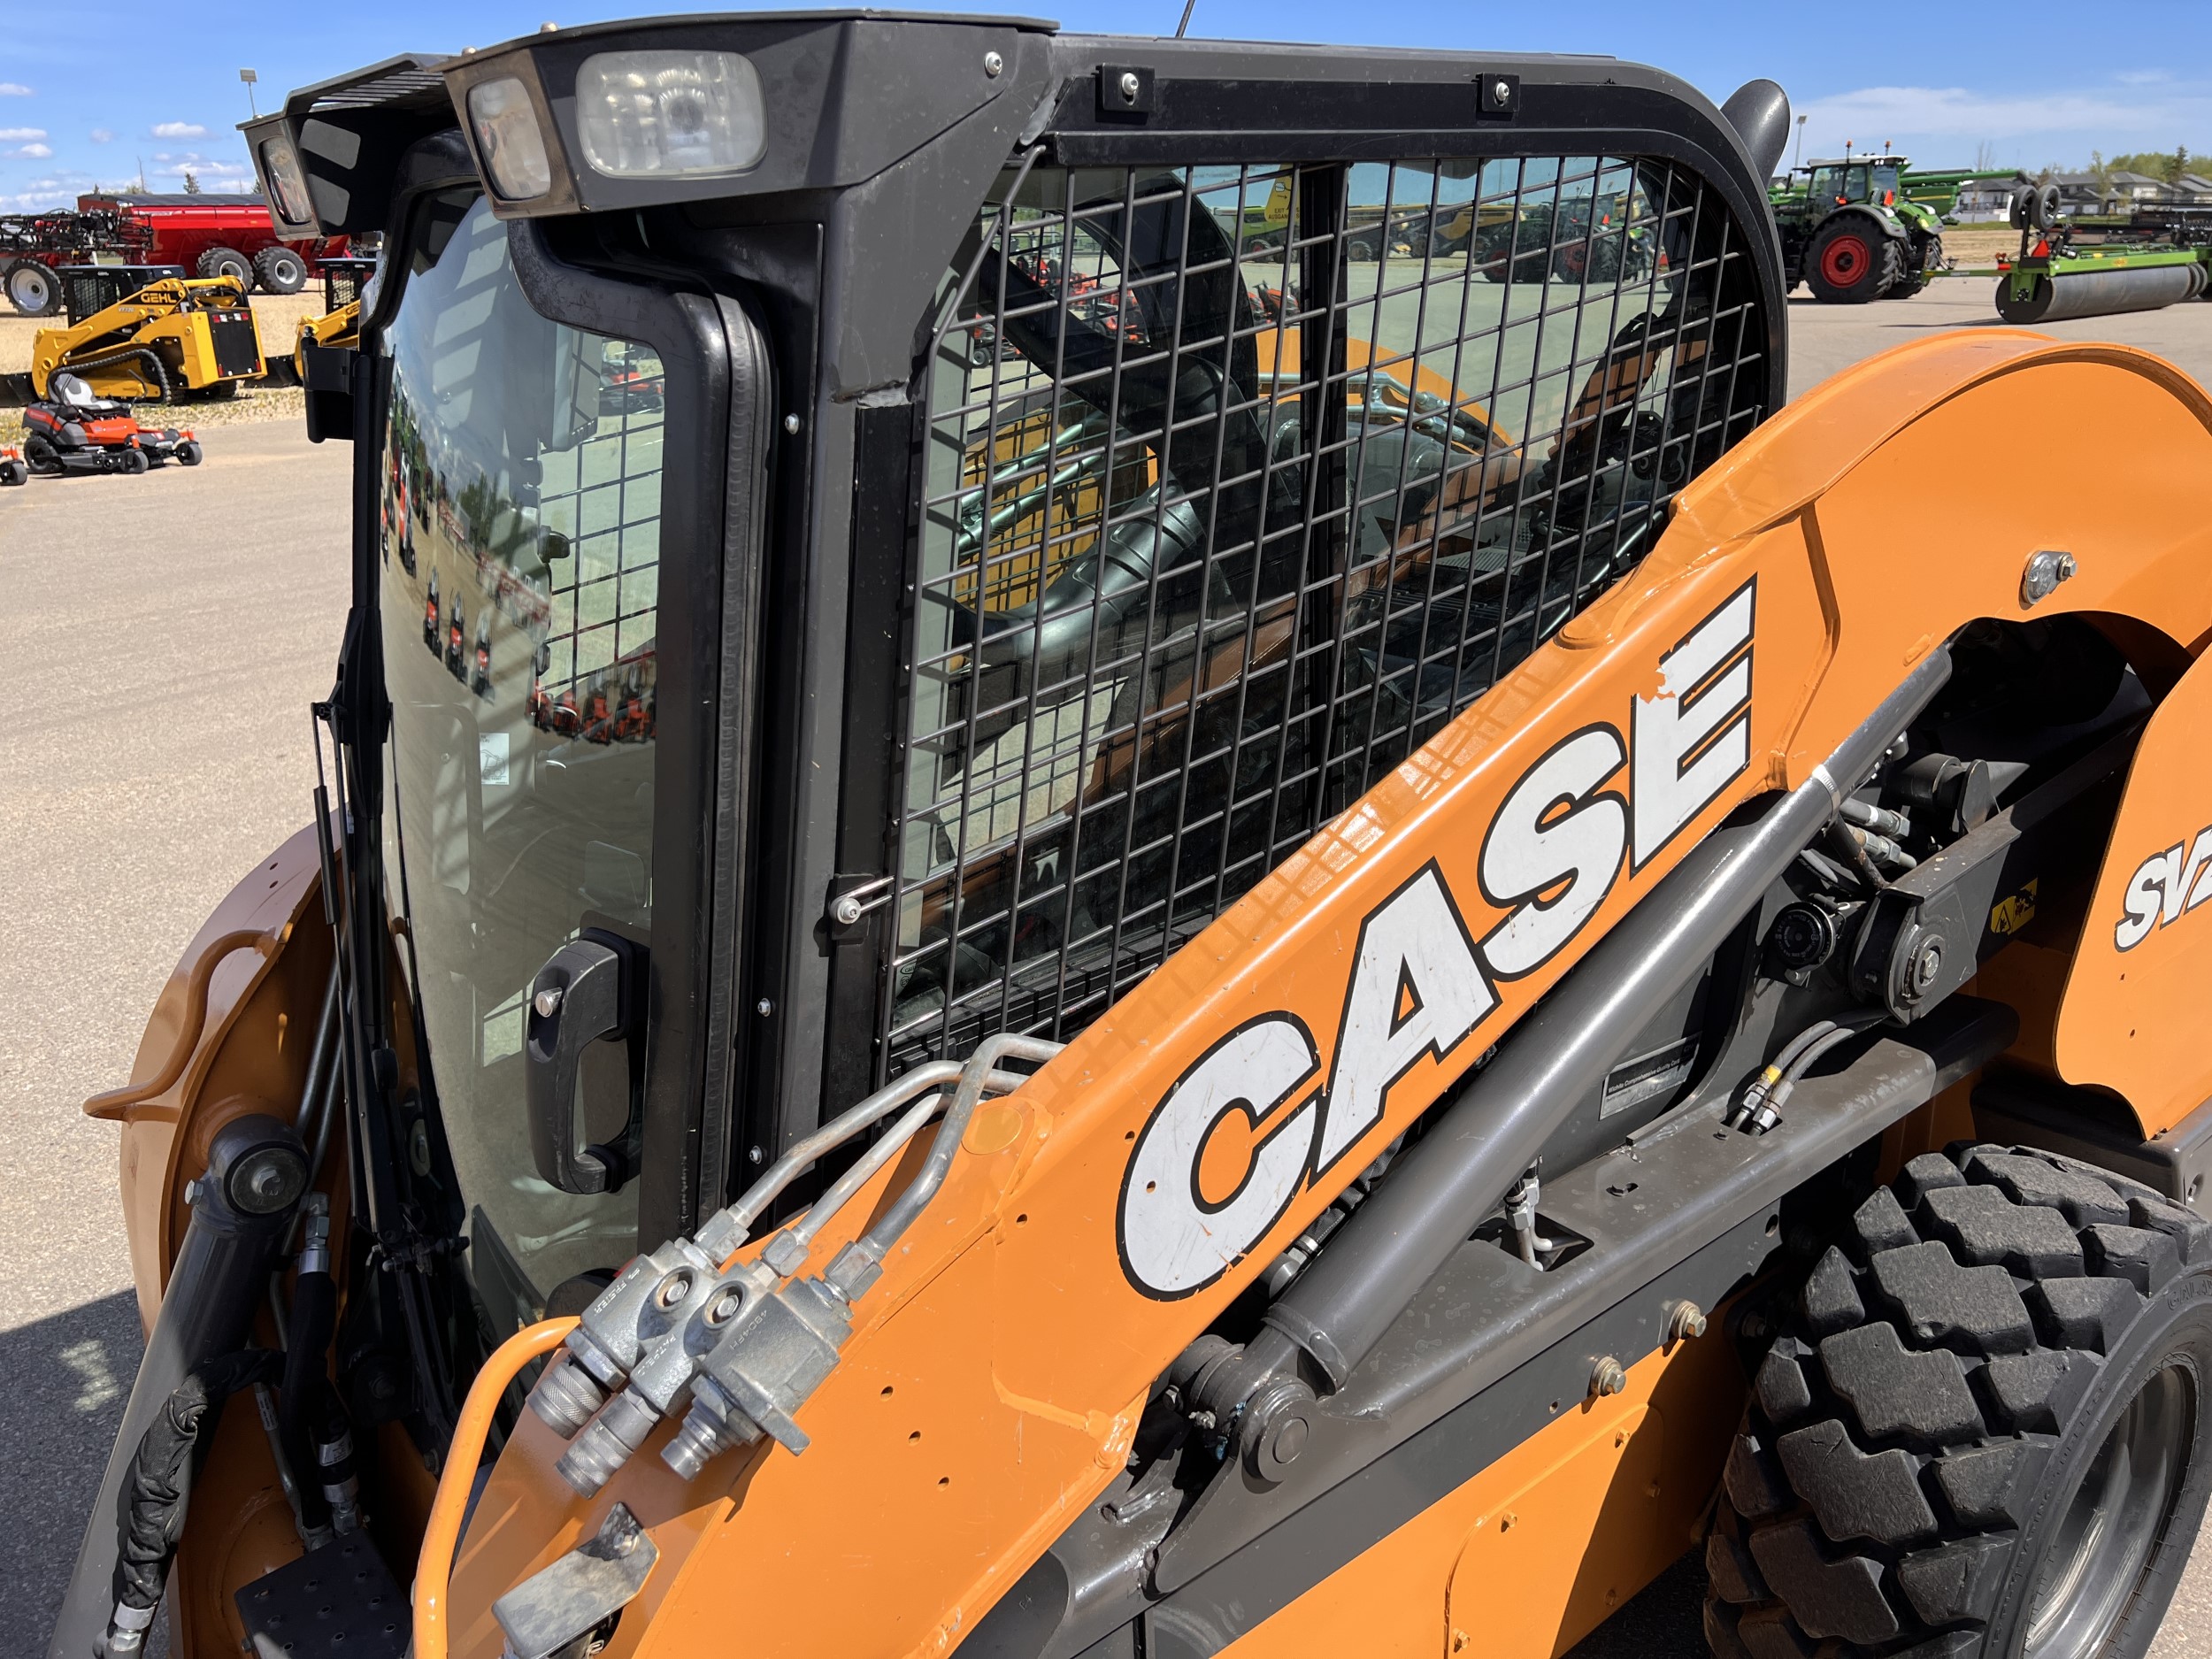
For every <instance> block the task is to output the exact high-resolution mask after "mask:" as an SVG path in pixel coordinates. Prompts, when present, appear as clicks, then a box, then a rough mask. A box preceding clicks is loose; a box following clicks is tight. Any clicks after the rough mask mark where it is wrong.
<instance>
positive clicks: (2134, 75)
mask: <svg viewBox="0 0 2212 1659" xmlns="http://www.w3.org/2000/svg"><path fill="white" fill-rule="evenodd" d="M2112 78H2113V79H2114V80H2115V81H2118V82H2119V83H2120V84H2121V85H2122V86H2124V87H2154V86H2156V85H2157V84H2158V83H2159V82H2160V81H2171V80H2172V79H2173V78H2174V77H2173V73H2172V72H2171V71H2170V70H2165V69H2123V70H2122V71H2121V72H2120V73H2118V74H2116V75H2115V76H2113V77H2112Z"/></svg>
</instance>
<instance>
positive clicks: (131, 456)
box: [123, 449, 154, 473]
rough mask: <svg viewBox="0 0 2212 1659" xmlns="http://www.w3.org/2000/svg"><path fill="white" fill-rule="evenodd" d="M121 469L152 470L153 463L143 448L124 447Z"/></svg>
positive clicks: (130, 470)
mask: <svg viewBox="0 0 2212 1659" xmlns="http://www.w3.org/2000/svg"><path fill="white" fill-rule="evenodd" d="M123 470H124V471H125V472H132V473H137V472H152V471H153V470H154V464H153V462H152V460H151V459H150V457H148V456H147V454H146V451H145V450H143V449H126V450H124V451H123Z"/></svg>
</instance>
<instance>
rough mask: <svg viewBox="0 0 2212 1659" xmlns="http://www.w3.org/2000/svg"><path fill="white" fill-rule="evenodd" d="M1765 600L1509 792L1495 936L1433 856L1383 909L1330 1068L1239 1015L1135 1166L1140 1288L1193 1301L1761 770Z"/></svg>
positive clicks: (1272, 1016)
mask: <svg viewBox="0 0 2212 1659" xmlns="http://www.w3.org/2000/svg"><path fill="white" fill-rule="evenodd" d="M1755 596H1756V594H1755V582H1747V583H1746V584H1745V585H1744V586H1743V587H1742V588H1739V589H1738V590H1737V591H1736V592H1735V593H1734V594H1732V595H1730V597H1729V598H1728V599H1727V600H1726V601H1724V603H1722V604H1721V605H1720V606H1719V607H1718V608H1717V609H1716V610H1715V611H1713V612H1712V613H1711V614H1710V615H1709V616H1708V617H1706V618H1705V619H1704V620H1703V621H1701V622H1700V623H1699V624H1698V625H1697V626H1696V627H1694V628H1693V629H1692V630H1691V631H1690V632H1689V633H1688V634H1686V635H1685V636H1684V637H1683V638H1682V639H1681V640H1679V641H1677V642H1676V644H1675V645H1674V647H1673V649H1671V650H1669V651H1666V652H1664V653H1663V654H1662V656H1661V657H1660V658H1659V679H1660V688H1659V692H1658V695H1655V696H1653V697H1638V698H1635V699H1633V700H1632V705H1631V707H1630V709H1629V710H1628V715H1627V719H1626V720H1625V721H1624V725H1625V726H1626V727H1627V731H1626V733H1625V734H1624V733H1623V731H1622V729H1621V727H1620V726H1615V725H1612V724H1610V723H1609V722H1600V723H1598V724H1595V725H1592V726H1585V727H1583V728H1582V729H1581V730H1580V731H1578V732H1575V733H1572V734H1571V735H1569V736H1567V737H1565V738H1563V739H1562V740H1561V741H1559V742H1558V743H1556V744H1555V745H1554V746H1553V747H1552V748H1551V749H1549V750H1548V751H1547V752H1546V753H1545V754H1543V755H1542V756H1540V757H1539V758H1538V759H1537V760H1536V761H1535V762H1533V763H1532V764H1531V765H1530V766H1529V768H1528V770H1527V771H1526V772H1523V773H1522V774H1521V777H1520V778H1519V780H1517V782H1516V783H1515V784H1514V786H1513V787H1512V788H1511V789H1510V790H1509V791H1508V792H1507V794H1506V797H1505V799H1504V800H1503V801H1502V802H1501V803H1499V806H1498V809H1497V811H1496V812H1495V814H1494V815H1493V817H1492V818H1491V820H1490V823H1489V825H1488V826H1487V827H1486V829H1485V830H1484V832H1483V836H1482V846H1481V850H1480V853H1479V856H1478V858H1477V860H1476V879H1477V882H1478V884H1479V887H1480V891H1481V896H1482V898H1483V900H1484V902H1486V904H1487V905H1488V906H1490V907H1491V908H1492V909H1493V910H1497V911H1501V912H1502V913H1503V919H1502V920H1500V921H1497V922H1496V923H1494V925H1493V926H1490V927H1489V929H1488V931H1487V932H1486V933H1483V934H1482V935H1481V937H1480V938H1477V937H1476V935H1475V933H1474V932H1473V931H1472V930H1471V928H1470V927H1469V926H1468V925H1467V920H1466V917H1465V914H1464V913H1463V910H1462V909H1461V907H1460V904H1459V902H1458V901H1457V899H1456V898H1455V896H1454V895H1453V894H1452V891H1451V889H1450V887H1449V886H1448V884H1447V883H1446V881H1445V879H1444V873H1443V871H1442V870H1441V869H1440V867H1439V866H1438V864H1436V863H1435V862H1434V861H1433V860H1432V861H1431V862H1430V863H1428V864H1424V865H1423V866H1422V867H1421V868H1420V869H1419V870H1418V871H1417V872H1415V873H1414V874H1413V876H1412V877H1411V878H1410V879H1408V880H1407V881H1406V882H1405V883H1404V884H1403V885H1402V886H1401V887H1399V888H1398V890H1397V891H1396V892H1394V893H1393V894H1392V895H1390V896H1389V897H1388V898H1386V899H1385V900H1384V901H1383V902H1381V903H1380V904H1379V905H1378V906H1376V907H1375V909H1374V910H1371V911H1370V912H1369V913H1368V915H1367V916H1366V918H1364V919H1363V921H1362V922H1361V923H1360V928H1359V938H1358V941H1357V943H1356V946H1355V947H1354V949H1353V950H1352V953H1351V972H1350V978H1349V979H1348V983H1347V985H1346V987H1345V993H1344V1003H1343V1007H1342V1010H1341V1011H1340V1013H1339V1015H1338V1018H1337V1031H1336V1041H1335V1042H1334V1044H1333V1045H1332V1047H1331V1049H1330V1054H1331V1059H1330V1063H1329V1070H1328V1075H1327V1076H1326V1078H1325V1079H1323V1078H1321V1077H1320V1076H1319V1073H1320V1070H1321V1056H1320V1050H1319V1048H1318V1047H1317V1045H1316V1043H1315V1041H1314V1039H1313V1033H1312V1032H1311V1031H1310V1029H1308V1027H1307V1025H1306V1024H1305V1022H1304V1021H1303V1020H1302V1019H1300V1018H1298V1016H1297V1015H1295V1014H1293V1013H1290V1012H1288V1011H1278V1012H1273V1013H1267V1014H1262V1015H1260V1016H1258V1017H1256V1018H1253V1019H1250V1020H1248V1021H1246V1022H1245V1023H1244V1024H1243V1025H1239V1026H1238V1027H1237V1028H1236V1029H1235V1030H1234V1031H1232V1032H1231V1033H1228V1035H1226V1036H1225V1037H1223V1038H1222V1039H1221V1040H1220V1041H1217V1042H1216V1043H1215V1044H1214V1045H1213V1047H1212V1048H1209V1049H1208V1050H1207V1051H1206V1052H1205V1054H1203V1055H1202V1056H1200V1057H1199V1059H1198V1060H1197V1062H1196V1063H1195V1064H1193V1065H1192V1066H1191V1068H1190V1069H1189V1070H1188V1071H1186V1072H1184V1074H1183V1075H1182V1077H1181V1078H1179V1079H1177V1081H1176V1083H1175V1086H1174V1087H1172V1088H1171V1089H1169V1090H1168V1092H1167V1094H1166V1096H1165V1097H1164V1099H1163V1100H1162V1101H1161V1102H1160V1103H1159V1104H1158V1105H1157V1106H1156V1107H1155V1108H1154V1109H1153V1111H1152V1115H1151V1117H1150V1118H1148V1119H1147V1120H1146V1123H1145V1125H1144V1128H1143V1129H1142V1130H1141V1132H1140V1133H1139V1134H1138V1136H1137V1142H1136V1146H1135V1148H1134V1149H1133V1151H1132V1152H1131V1154H1130V1157H1129V1166H1128V1169H1127V1171H1125V1173H1124V1175H1123V1177H1122V1188H1121V1202H1120V1204H1119V1206H1118V1213H1117V1217H1116V1233H1117V1235H1118V1244H1119V1247H1120V1252H1121V1263H1122V1268H1123V1271H1125V1273H1126V1274H1127V1275H1128V1278H1129V1281H1130V1283H1131V1284H1133V1285H1134V1286H1136V1288H1137V1289H1138V1290H1140V1291H1141V1292H1142V1293H1143V1294H1146V1295H1148V1296H1151V1297H1155V1298H1157V1299H1160V1300H1163V1301H1168V1300H1173V1299H1176V1298H1179V1297H1182V1296H1187V1295H1191V1294H1194V1293H1195V1292H1197V1291H1200V1290H1202V1289H1204V1288H1205V1287H1206V1286H1209V1285H1210V1284H1212V1283H1213V1282H1214V1281H1215V1280H1216V1279H1219V1278H1220V1277H1221V1276H1222V1275H1223V1274H1224V1273H1225V1272H1227V1271H1229V1269H1230V1268H1232V1267H1233V1266H1234V1265H1235V1264H1236V1263H1238V1262H1239V1261H1240V1260H1242V1259H1243V1257H1244V1256H1245V1255H1246V1254H1247V1253H1248V1251H1249V1250H1251V1248H1253V1247H1254V1246H1255V1245H1256V1244H1257V1243H1258V1242H1259V1241H1260V1240H1261V1239H1263V1238H1264V1237H1265V1236H1266V1235H1267V1233H1269V1232H1270V1231H1271V1229H1272V1228H1273V1227H1274V1225H1275V1224H1276V1223H1277V1222H1278V1221H1279V1220H1281V1219H1282V1217H1283V1213H1284V1212H1285V1211H1286V1210H1288V1209H1289V1208H1290V1205H1291V1203H1292V1202H1293V1201H1294V1199H1295V1198H1296V1197H1297V1195H1298V1194H1299V1193H1300V1192H1301V1191H1302V1190H1303V1189H1304V1188H1305V1187H1307V1186H1308V1185H1310V1183H1312V1182H1313V1181H1316V1180H1317V1179H1320V1178H1321V1177H1322V1176H1323V1175H1325V1174H1326V1173H1327V1172H1328V1171H1330V1170H1331V1169H1332V1168H1333V1167H1334V1166H1335V1165H1336V1164H1338V1163H1339V1162H1340V1161H1341V1160H1342V1159H1343V1158H1344V1157H1345V1156H1346V1155H1348V1153H1350V1152H1351V1151H1352V1150H1353V1148H1356V1146H1357V1145H1358V1144H1359V1143H1360V1141H1361V1140H1362V1138H1363V1137H1364V1136H1365V1135H1366V1133H1368V1131H1370V1130H1371V1129H1372V1128H1374V1127H1375V1125H1377V1124H1379V1123H1380V1122H1381V1121H1382V1120H1383V1117H1384V1110H1385V1107H1386V1103H1387V1102H1388V1100H1389V1097H1390V1092H1391V1090H1392V1089H1393V1088H1394V1087H1395V1086H1396V1085H1397V1083H1398V1082H1399V1081H1400V1079H1402V1078H1403V1077H1404V1076H1405V1075H1406V1073H1407V1072H1408V1071H1411V1070H1412V1069H1413V1067H1414V1066H1415V1065H1416V1064H1418V1063H1419V1062H1420V1061H1421V1060H1422V1059H1423V1058H1424V1057H1432V1058H1434V1059H1436V1060H1438V1061H1442V1060H1444V1059H1445V1058H1446V1057H1447V1056H1449V1055H1451V1054H1452V1053H1454V1052H1455V1050H1457V1049H1458V1048H1460V1047H1461V1046H1462V1045H1463V1043H1465V1042H1466V1041H1468V1040H1469V1039H1470V1038H1471V1037H1473V1036H1474V1035H1475V1034H1476V1033H1478V1032H1479V1031H1480V1030H1481V1028H1482V1026H1483V1025H1484V1023H1485V1022H1486V1020H1487V1019H1488V1018H1489V1017H1490V1015H1491V1014H1492V1013H1494V1011H1495V1010H1496V1009H1497V1007H1498V1005H1499V1000H1500V999H1499V996H1498V991H1497V987H1498V986H1499V985H1500V984H1502V983H1503V982H1506V981H1508V980H1512V979H1520V978H1522V977H1523V976H1525V975H1527V974H1530V973H1533V972H1535V971H1536V970H1537V969H1539V968H1540V967H1542V966H1543V965H1544V964H1546V963H1548V962H1549V961H1550V960H1551V959H1552V958H1553V957H1554V956H1557V955H1558V954H1559V953H1560V952H1561V951H1562V950H1563V949H1566V948H1567V947H1568V945H1570V944H1571V943H1572V942H1573V941H1574V940H1575V939H1576V938H1577V937H1578V935H1579V934H1580V933H1581V932H1582V930H1583V928H1584V927H1585V926H1586V925H1587V924H1588V922H1589V920H1590V918H1591V917H1592V916H1594V915H1595V914H1596V912H1597V910H1598V907H1599V906H1600V905H1601V904H1602V903H1603V902H1604V901H1605V898H1606V895H1608V894H1609V893H1610V892H1611V891H1612V890H1613V886H1614V883H1615V882H1616V881H1617V880H1618V879H1619V878H1620V873H1621V870H1622V867H1623V865H1624V863H1625V864H1627V865H1628V866H1629V867H1630V868H1632V869H1635V870H1640V869H1642V868H1643V867H1644V865H1646V864H1648V863H1649V862H1650V861H1651V859H1652V858H1653V857H1654V856H1655V855H1656V854H1658V853H1659V852H1660V850H1661V849H1663V848H1665V847H1666V846H1667V845H1668V843H1669V842H1671V841H1673V839H1674V838H1675V836H1676V835H1677V834H1678V833H1680V832H1681V830H1682V829H1683V827H1684V826H1686V825H1687V824H1689V823H1690V822H1691V821H1692V820H1693V819H1694V818H1696V817H1697V815H1698V814H1699V813H1701V812H1702V811H1703V810H1705V809H1706V807H1708V806H1709V805H1710V804H1711V803H1713V801H1714V800H1715V799H1716V798H1717V797H1718V796H1719V795H1720V794H1721V793H1722V791H1723V790H1724V789H1726V788H1727V787H1728V786H1729V785H1730V784H1731V783H1732V782H1734V781H1735V780H1736V779H1738V778H1740V777H1741V776H1742V775H1743V773H1744V772H1745V771H1746V770H1747V768H1748V767H1749V765H1750V764H1751V657H1752V634H1753V631H1754V625H1755ZM1624 785H1625V786H1626V793H1625V795H1624V793H1623V789H1622V786H1624Z"/></svg>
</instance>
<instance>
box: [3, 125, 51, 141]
mask: <svg viewBox="0 0 2212 1659" xmlns="http://www.w3.org/2000/svg"><path fill="white" fill-rule="evenodd" d="M45 136H46V129H45V128H44V127H0V144H26V143H35V142H38V141H39V140H40V139H42V138H43V137H45Z"/></svg>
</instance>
